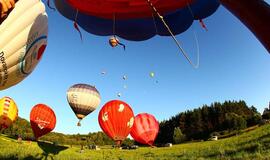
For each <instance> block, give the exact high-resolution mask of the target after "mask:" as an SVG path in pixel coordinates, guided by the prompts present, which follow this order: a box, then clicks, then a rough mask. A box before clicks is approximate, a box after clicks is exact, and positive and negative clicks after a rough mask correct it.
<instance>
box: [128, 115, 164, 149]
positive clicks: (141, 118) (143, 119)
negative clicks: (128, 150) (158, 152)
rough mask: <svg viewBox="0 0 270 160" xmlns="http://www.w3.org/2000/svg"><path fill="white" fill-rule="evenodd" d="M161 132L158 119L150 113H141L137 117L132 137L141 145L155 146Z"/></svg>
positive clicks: (131, 133)
mask: <svg viewBox="0 0 270 160" xmlns="http://www.w3.org/2000/svg"><path fill="white" fill-rule="evenodd" d="M158 131H159V123H158V121H157V120H156V118H155V117H154V116H153V115H151V114H148V113H140V114H138V115H137V116H136V117H135V121H134V124H133V127H132V129H131V132H130V135H131V136H132V137H133V139H134V140H135V141H137V142H139V143H141V144H148V145H151V146H152V145H153V143H154V141H155V139H156V137H157V134H158Z"/></svg>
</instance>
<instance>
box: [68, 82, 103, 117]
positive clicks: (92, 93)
mask: <svg viewBox="0 0 270 160" xmlns="http://www.w3.org/2000/svg"><path fill="white" fill-rule="evenodd" d="M67 100H68V103H69V105H70V107H71V108H72V110H73V112H74V113H75V114H76V116H77V118H78V119H83V118H84V117H85V116H87V115H88V114H89V113H91V112H93V111H94V110H95V109H96V108H97V107H98V106H99V104H100V95H99V92H98V90H97V89H96V88H95V87H94V86H91V85H88V84H75V85H73V86H71V87H70V88H69V89H68V91H67Z"/></svg>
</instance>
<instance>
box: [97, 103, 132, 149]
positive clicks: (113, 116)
mask: <svg viewBox="0 0 270 160" xmlns="http://www.w3.org/2000/svg"><path fill="white" fill-rule="evenodd" d="M98 122H99V125H100V127H101V129H102V130H103V131H104V133H105V134H107V136H109V137H110V138H112V139H113V140H114V141H116V142H117V143H118V144H120V143H121V142H122V141H123V140H124V139H125V138H126V137H127V136H128V134H129V132H130V130H131V128H132V126H133V122H134V114H133V111H132V109H131V107H130V106H129V105H128V104H127V103H125V102H123V101H120V100H112V101H109V102H107V103H106V104H105V105H104V106H103V107H102V108H101V110H100V112H99V115H98Z"/></svg>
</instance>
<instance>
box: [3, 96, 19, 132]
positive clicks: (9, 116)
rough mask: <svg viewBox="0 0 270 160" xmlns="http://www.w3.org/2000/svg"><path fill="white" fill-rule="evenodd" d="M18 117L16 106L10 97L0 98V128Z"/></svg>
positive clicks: (6, 126)
mask: <svg viewBox="0 0 270 160" xmlns="http://www.w3.org/2000/svg"><path fill="white" fill-rule="evenodd" d="M17 118H18V108H17V105H16V103H15V102H14V100H13V99H11V98H10V97H3V98H1V99H0V128H8V127H9V126H10V125H11V124H12V123H13V122H14V121H16V120H17Z"/></svg>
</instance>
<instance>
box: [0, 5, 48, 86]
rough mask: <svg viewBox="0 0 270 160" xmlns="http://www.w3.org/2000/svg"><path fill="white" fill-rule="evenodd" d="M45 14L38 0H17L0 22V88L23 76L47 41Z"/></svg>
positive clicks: (25, 75)
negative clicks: (0, 22) (5, 17)
mask: <svg viewBox="0 0 270 160" xmlns="http://www.w3.org/2000/svg"><path fill="white" fill-rule="evenodd" d="M47 35H48V18H47V14H46V12H45V6H44V4H43V3H42V2H41V1H40V0H19V1H18V2H17V3H16V5H15V8H14V9H13V10H12V11H11V13H10V14H9V16H8V17H7V19H5V20H4V21H3V23H2V24H1V25H0V37H1V39H0V90H3V89H6V88H9V87H11V86H14V85H16V84H17V83H19V82H21V81H22V80H23V79H24V78H25V77H27V76H28V75H29V74H30V73H31V72H32V71H33V70H34V68H35V67H36V65H37V64H38V62H39V61H40V60H41V57H42V54H43V52H44V50H45V48H46V45H47Z"/></svg>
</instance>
